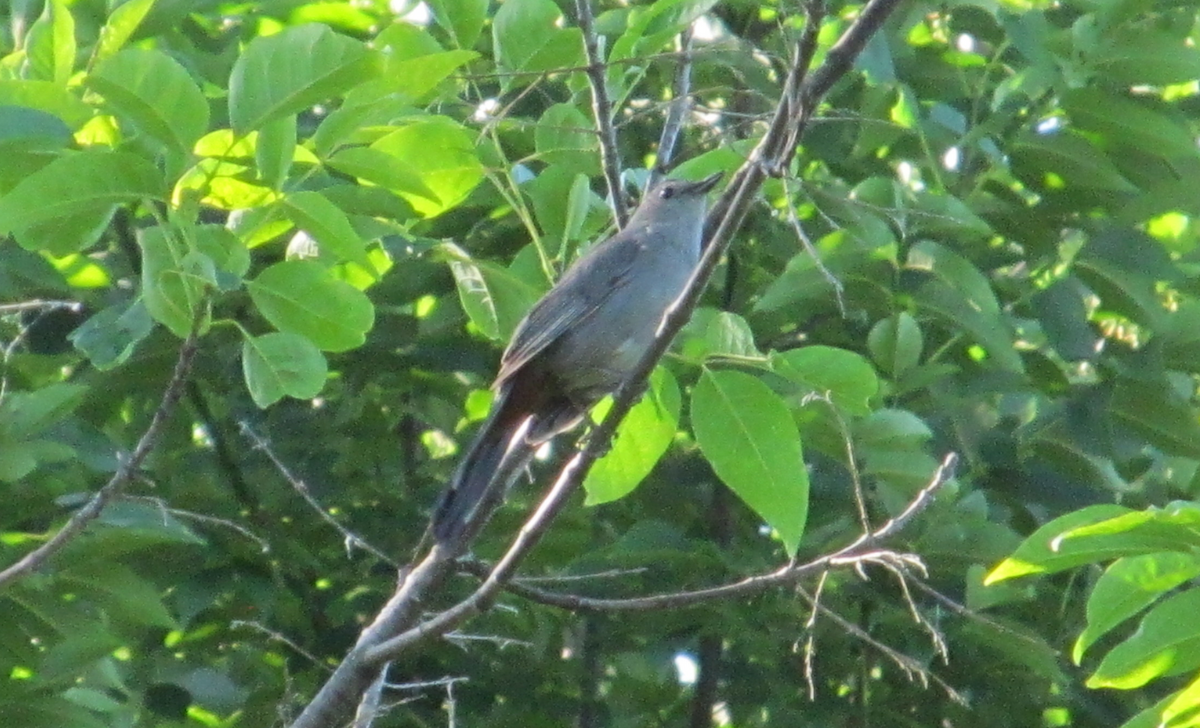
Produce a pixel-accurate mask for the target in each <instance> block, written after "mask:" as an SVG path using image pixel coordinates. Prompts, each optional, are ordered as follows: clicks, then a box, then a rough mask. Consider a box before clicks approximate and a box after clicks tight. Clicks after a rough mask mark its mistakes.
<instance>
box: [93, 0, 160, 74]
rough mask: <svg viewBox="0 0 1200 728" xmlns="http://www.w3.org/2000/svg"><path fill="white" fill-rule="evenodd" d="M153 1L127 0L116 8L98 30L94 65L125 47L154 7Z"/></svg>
mask: <svg viewBox="0 0 1200 728" xmlns="http://www.w3.org/2000/svg"><path fill="white" fill-rule="evenodd" d="M154 2H155V0H128V1H127V2H124V3H122V4H121V5H119V6H118V7H117V9H116V10H114V11H113V12H112V15H110V16H108V21H107V22H106V23H105V24H104V27H102V28H100V40H99V41H98V42H97V43H96V51H95V53H94V54H93V56H92V60H93V62H94V63H98V62H100V61H103V60H105V59H106V58H108V57H110V56H112V55H113V54H114V53H116V52H117V51H119V50H121V49H122V48H123V47H125V44H126V43H127V42H129V39H130V38H131V37H132V36H133V33H134V31H136V30H137V28H138V26H139V25H141V24H142V20H143V19H144V18H145V17H146V13H148V12H150V8H151V7H152V6H153V5H154Z"/></svg>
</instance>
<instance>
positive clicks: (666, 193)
mask: <svg viewBox="0 0 1200 728" xmlns="http://www.w3.org/2000/svg"><path fill="white" fill-rule="evenodd" d="M658 194H659V196H660V197H662V198H663V199H664V200H669V199H671V198H672V197H674V196H675V187H674V186H672V185H668V186H666V187H663V188H662V192H659V193H658Z"/></svg>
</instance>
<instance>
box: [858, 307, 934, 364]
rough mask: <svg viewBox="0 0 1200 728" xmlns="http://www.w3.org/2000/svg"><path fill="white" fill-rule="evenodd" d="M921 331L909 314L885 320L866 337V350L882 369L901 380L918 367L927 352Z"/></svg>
mask: <svg viewBox="0 0 1200 728" xmlns="http://www.w3.org/2000/svg"><path fill="white" fill-rule="evenodd" d="M924 346H925V342H924V337H923V336H922V335H921V327H920V325H919V324H918V323H917V320H916V319H914V318H913V317H912V316H911V315H909V313H908V312H907V311H901V312H899V313H896V314H893V315H892V316H890V317H888V318H886V319H882V320H880V321H879V322H877V323H876V324H875V325H874V326H872V327H871V332H870V333H869V334H867V349H868V350H870V352H871V358H872V359H874V360H875V363H876V364H877V365H879V368H880V369H882V370H884V371H885V372H887V373H888V374H890V375H892V376H893V377H898V376H900V375H901V374H904V373H905V372H907V371H908V370H909V369H912V368H913V367H915V366H916V365H917V364H918V363H919V362H920V360H921V350H922V349H923V348H924Z"/></svg>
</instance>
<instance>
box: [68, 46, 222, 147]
mask: <svg viewBox="0 0 1200 728" xmlns="http://www.w3.org/2000/svg"><path fill="white" fill-rule="evenodd" d="M87 85H88V87H89V88H91V89H92V90H94V91H96V92H97V93H99V94H100V95H101V96H103V97H104V100H105V101H106V102H107V103H108V105H109V106H110V107H111V108H112V110H113V111H115V112H116V113H117V114H120V115H122V116H125V117H128V118H129V119H130V120H132V121H133V123H134V124H135V125H136V126H137V128H138V129H140V130H141V131H142V132H144V133H145V134H148V135H149V136H151V137H153V138H154V139H156V140H157V141H159V142H161V143H162V144H164V145H166V146H167V147H168V148H169V149H171V150H172V151H174V152H175V153H177V154H188V153H190V152H191V151H192V146H193V145H194V144H195V143H196V140H197V139H199V138H200V137H201V135H203V134H204V132H205V131H207V130H208V100H207V99H205V98H204V94H203V93H202V92H201V91H200V87H199V86H197V85H196V82H195V81H193V80H192V77H191V75H190V74H189V73H188V72H187V71H186V70H185V69H184V68H183V66H181V65H179V63H178V62H177V61H176V60H175V59H174V58H171V57H170V56H168V55H167V54H165V53H163V52H162V51H158V50H153V49H145V48H128V49H126V50H123V51H121V52H120V53H117V54H116V55H114V56H112V57H111V58H109V59H108V60H106V61H104V62H103V63H101V64H100V65H99V66H97V67H96V70H95V71H93V72H92V73H91V74H89V76H88V78H87Z"/></svg>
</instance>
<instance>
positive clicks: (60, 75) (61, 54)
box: [24, 0, 76, 86]
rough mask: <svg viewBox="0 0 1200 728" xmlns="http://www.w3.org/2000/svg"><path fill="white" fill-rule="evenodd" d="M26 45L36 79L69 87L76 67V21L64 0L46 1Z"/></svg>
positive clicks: (27, 56) (30, 65) (26, 40)
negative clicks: (68, 83)
mask: <svg viewBox="0 0 1200 728" xmlns="http://www.w3.org/2000/svg"><path fill="white" fill-rule="evenodd" d="M24 45H25V57H26V59H27V60H28V62H29V68H30V71H31V75H32V77H33V78H37V79H43V80H46V81H53V82H54V83H55V84H58V85H60V86H66V85H67V81H69V80H70V79H71V73H72V71H73V70H74V68H75V50H76V48H75V18H74V17H72V16H71V11H70V9H69V8H68V7H67V3H66V2H64V0H47V2H46V4H45V6H44V8H43V11H42V16H41V17H40V18H38V19H37V21H36V22H34V24H33V25H31V26H30V27H29V33H28V35H27V36H26V37H25V44H24Z"/></svg>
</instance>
